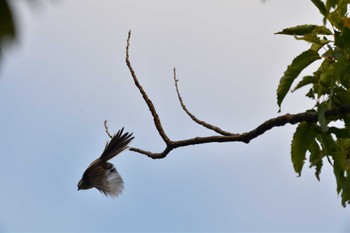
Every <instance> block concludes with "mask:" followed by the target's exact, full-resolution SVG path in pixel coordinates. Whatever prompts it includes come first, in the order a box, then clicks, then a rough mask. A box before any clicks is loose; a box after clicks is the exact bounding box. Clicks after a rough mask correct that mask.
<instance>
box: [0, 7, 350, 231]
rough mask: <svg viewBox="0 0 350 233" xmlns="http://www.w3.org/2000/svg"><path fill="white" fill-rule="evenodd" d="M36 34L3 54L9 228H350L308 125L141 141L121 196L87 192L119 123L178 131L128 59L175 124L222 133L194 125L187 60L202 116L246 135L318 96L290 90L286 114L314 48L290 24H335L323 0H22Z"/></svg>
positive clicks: (129, 157) (28, 29)
mask: <svg viewBox="0 0 350 233" xmlns="http://www.w3.org/2000/svg"><path fill="white" fill-rule="evenodd" d="M11 3H12V5H13V7H14V8H15V11H16V15H17V16H18V26H19V28H20V35H21V37H20V40H19V43H18V44H17V45H16V46H13V47H12V48H10V49H8V50H6V52H5V57H4V60H3V61H2V64H1V67H0V106H1V109H2V114H1V121H0V141H1V154H2V162H1V163H0V170H1V175H0V183H1V184H2V185H1V186H2V188H1V191H0V200H1V201H0V202H1V211H0V232H15V231H16V232H38V231H44V232H87V231H90V232H204V231H205V232H349V231H350V209H349V207H348V208H343V207H342V206H341V201H340V198H339V197H338V196H337V193H336V187H335V178H334V176H333V172H332V170H331V167H330V166H329V164H327V162H326V161H325V163H324V167H323V170H322V173H321V181H320V182H318V181H317V180H316V178H315V176H314V170H312V169H309V168H308V165H309V164H308V163H306V164H305V167H304V169H303V171H302V176H301V177H297V174H296V173H295V172H294V170H293V166H292V163H291V159H290V142H291V138H292V135H293V132H294V130H295V126H291V125H287V126H285V127H279V128H275V129H273V130H271V131H268V132H267V133H265V134H264V135H262V136H260V137H259V138H257V139H255V140H253V141H251V142H250V143H249V144H243V143H237V142H236V143H223V144H208V145H200V146H191V147H186V148H180V149H178V150H175V151H173V152H171V153H170V154H169V155H168V157H167V158H165V159H161V160H152V159H149V158H147V157H146V156H143V155H140V154H136V153H134V152H129V151H126V152H124V153H123V154H121V155H120V156H118V157H116V158H114V159H113V160H112V161H111V162H112V163H113V164H114V165H115V166H116V167H117V169H118V171H119V173H120V174H121V176H122V177H123V179H124V182H125V190H124V192H123V193H122V195H121V196H120V197H118V198H116V199H112V198H108V197H105V196H103V195H102V194H101V193H99V192H98V191H97V190H96V189H92V190H87V191H79V192H78V191H77V183H78V181H79V179H80V178H81V175H82V174H83V172H84V170H85V169H86V168H87V166H88V165H89V164H90V162H91V161H92V160H94V159H95V158H97V157H98V156H100V153H101V152H102V150H103V148H104V145H105V143H106V141H107V140H108V136H107V135H106V133H105V132H104V127H103V122H104V120H105V119H107V120H108V121H109V128H110V131H111V132H116V131H117V130H118V129H120V128H121V127H125V130H126V131H129V132H133V133H134V135H135V140H134V142H133V144H132V146H135V147H140V148H142V149H146V150H152V151H155V152H159V151H161V150H162V149H163V147H164V143H163V142H162V140H161V138H160V137H159V135H158V133H157V131H156V130H155V127H154V125H153V121H152V117H151V115H150V113H149V111H148V109H147V107H146V105H145V103H144V101H143V99H142V97H141V95H140V93H139V91H138V90H137V89H136V87H135V86H134V84H133V81H132V79H131V76H130V74H129V71H128V69H127V67H126V64H125V46H126V38H127V33H128V31H129V30H132V38H131V48H130V56H131V58H130V59H131V62H132V64H133V66H134V69H135V71H136V73H137V75H138V78H139V81H140V82H141V83H142V84H143V86H144V88H145V90H146V91H147V93H148V94H149V96H150V98H151V99H152V100H153V101H154V104H155V106H156V108H157V110H158V113H159V115H160V117H161V120H162V123H163V125H164V128H165V130H166V132H167V133H168V135H169V137H170V138H172V139H174V140H175V139H187V138H190V137H195V136H206V135H213V134H214V133H213V132H210V131H208V130H206V129H204V128H203V127H201V126H198V125H196V124H195V123H193V122H192V121H191V120H190V119H189V118H188V116H187V115H186V114H185V113H184V112H183V111H182V109H181V107H180V105H179V103H178V101H177V97H176V92H175V88H174V83H173V77H172V69H173V67H175V66H176V68H177V78H178V79H179V80H180V81H179V87H180V91H181V93H182V96H183V98H184V101H185V103H186V105H187V107H188V108H189V109H190V110H191V111H192V112H193V113H194V114H195V115H196V116H197V117H199V118H200V119H203V120H205V121H208V122H210V123H212V124H216V125H218V126H220V127H221V128H223V129H225V130H228V131H232V132H234V133H241V132H245V131H249V130H251V129H253V128H255V127H256V126H258V125H259V124H261V123H262V122H264V121H265V120H267V119H269V118H272V117H276V116H278V115H280V114H285V113H297V112H302V111H305V110H306V109H309V108H311V107H312V106H313V104H314V103H313V102H311V101H306V98H305V97H304V95H305V93H306V92H307V90H306V89H302V90H300V91H299V92H296V93H293V94H289V95H288V96H287V97H286V99H285V102H284V103H283V105H282V112H281V113H277V111H278V106H277V101H276V88H277V84H278V81H279V78H280V77H281V76H282V75H283V72H284V70H285V69H286V67H287V65H288V64H290V62H291V60H292V59H293V58H294V57H295V56H297V55H298V54H300V53H301V52H302V51H304V50H306V49H307V48H308V46H309V45H307V44H306V43H304V42H301V41H295V40H294V39H293V38H292V37H287V36H281V35H274V33H275V32H278V31H280V30H281V29H283V28H285V27H289V26H294V25H298V24H304V23H309V24H321V23H322V18H321V17H320V15H319V12H318V11H317V10H316V8H315V7H314V6H313V5H312V3H311V1H301V0H299V1H295V0H283V1H281V0H268V1H265V2H264V3H263V2H262V1H259V0H246V1H238V0H226V1H224V0H221V1H219V0H218V1H213V0H186V1H164V0H163V1H161V0H158V1H153V0H152V1H141V0H139V1H130V0H124V1H119V0H103V1H101V0H74V1H67V0H61V1H57V0H56V1H38V4H35V5H31V4H28V3H27V2H26V1H23V0H22V1H20V0H17V1H11Z"/></svg>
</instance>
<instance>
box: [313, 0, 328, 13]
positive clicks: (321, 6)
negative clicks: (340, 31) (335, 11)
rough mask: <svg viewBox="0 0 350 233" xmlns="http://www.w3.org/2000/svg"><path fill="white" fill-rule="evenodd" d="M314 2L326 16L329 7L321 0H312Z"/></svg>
mask: <svg viewBox="0 0 350 233" xmlns="http://www.w3.org/2000/svg"><path fill="white" fill-rule="evenodd" d="M311 1H312V3H313V4H314V5H315V6H316V7H317V8H318V10H319V11H320V13H321V14H322V15H323V16H324V17H326V16H327V13H328V11H327V8H326V5H325V4H324V3H323V2H322V1H321V0H311Z"/></svg>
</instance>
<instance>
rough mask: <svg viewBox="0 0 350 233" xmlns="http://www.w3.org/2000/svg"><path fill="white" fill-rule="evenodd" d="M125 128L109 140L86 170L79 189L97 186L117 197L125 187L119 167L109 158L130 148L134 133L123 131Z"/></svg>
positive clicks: (106, 193)
mask: <svg viewBox="0 0 350 233" xmlns="http://www.w3.org/2000/svg"><path fill="white" fill-rule="evenodd" d="M123 130H124V128H122V129H121V130H119V131H118V132H117V134H115V135H114V136H113V137H112V138H111V141H110V142H107V144H106V147H105V149H104V150H103V152H102V155H101V156H100V157H99V158H97V159H96V160H94V161H93V162H92V163H91V164H90V165H89V167H88V168H87V169H86V170H85V172H84V174H83V177H82V178H81V180H80V181H79V183H78V190H80V189H82V190H84V189H91V188H96V189H97V190H98V191H100V192H101V193H103V194H105V195H106V196H111V197H117V196H118V195H119V194H120V193H121V192H122V191H123V189H124V182H123V179H122V177H121V176H120V175H119V173H118V171H117V169H116V168H115V167H114V166H113V164H111V163H109V162H108V160H110V159H112V158H113V157H114V156H116V155H118V154H119V153H121V152H123V151H124V150H125V149H127V148H128V144H129V143H130V142H131V141H132V140H133V139H134V137H133V136H132V133H127V132H126V133H123Z"/></svg>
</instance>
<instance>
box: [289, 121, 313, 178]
mask: <svg viewBox="0 0 350 233" xmlns="http://www.w3.org/2000/svg"><path fill="white" fill-rule="evenodd" d="M315 136H316V133H315V131H314V130H313V129H312V127H310V126H309V124H308V123H306V122H302V123H300V124H299V125H298V127H297V129H296V130H295V133H294V135H293V140H292V144H291V155H292V162H293V167H294V171H295V172H296V173H298V175H299V176H300V175H301V170H302V169H303V166H304V162H305V159H306V152H307V150H308V149H309V148H310V145H311V144H312V143H313V142H314V141H315Z"/></svg>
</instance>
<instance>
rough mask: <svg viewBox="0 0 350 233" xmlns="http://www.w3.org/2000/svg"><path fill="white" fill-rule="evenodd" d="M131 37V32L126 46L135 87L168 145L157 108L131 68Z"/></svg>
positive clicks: (168, 141) (127, 59)
mask: <svg viewBox="0 0 350 233" xmlns="http://www.w3.org/2000/svg"><path fill="white" fill-rule="evenodd" d="M130 37H131V31H129V34H128V39H127V45H126V64H127V66H128V68H129V71H130V73H131V76H132V78H133V79H134V82H135V85H136V87H137V88H138V89H139V91H140V92H141V95H142V97H143V99H144V100H145V102H146V104H147V106H148V109H149V110H150V112H151V114H152V116H153V121H154V124H155V126H156V128H157V130H158V132H159V135H160V136H161V137H162V139H163V140H164V142H165V143H166V144H167V145H168V144H169V143H170V142H171V141H170V139H169V138H168V136H167V135H166V133H165V132H164V129H163V126H162V123H161V122H160V119H159V116H158V114H157V111H156V108H155V107H154V105H153V103H152V101H151V100H150V98H149V97H148V96H147V94H146V92H145V91H144V90H143V87H142V86H141V84H140V83H139V81H138V79H137V76H136V73H135V71H134V69H133V68H132V66H131V63H130V60H129V46H130Z"/></svg>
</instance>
